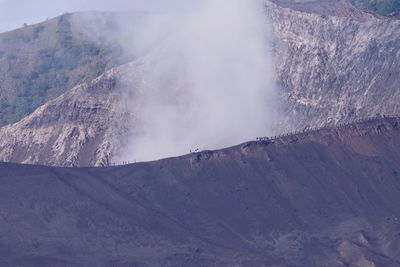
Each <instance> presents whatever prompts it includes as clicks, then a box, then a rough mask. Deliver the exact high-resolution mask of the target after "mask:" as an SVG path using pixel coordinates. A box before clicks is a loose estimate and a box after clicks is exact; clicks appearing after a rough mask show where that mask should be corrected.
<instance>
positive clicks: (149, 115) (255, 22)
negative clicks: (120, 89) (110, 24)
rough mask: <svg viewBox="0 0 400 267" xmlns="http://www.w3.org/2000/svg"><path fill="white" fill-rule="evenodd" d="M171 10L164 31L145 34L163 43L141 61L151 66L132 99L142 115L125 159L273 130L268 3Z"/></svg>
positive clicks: (225, 0) (221, 1)
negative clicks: (265, 11) (267, 20)
mask: <svg viewBox="0 0 400 267" xmlns="http://www.w3.org/2000/svg"><path fill="white" fill-rule="evenodd" d="M172 14H173V15H172V19H170V20H169V23H167V24H165V27H164V28H163V30H162V31H161V32H160V29H159V28H157V31H155V32H153V31H148V32H147V33H146V34H148V36H142V37H143V40H154V39H157V38H154V37H153V36H152V35H154V34H156V35H157V37H159V36H162V37H163V41H161V42H160V43H159V44H158V46H157V48H155V49H153V51H152V52H151V53H150V54H149V55H147V56H146V57H145V58H142V59H141V60H142V62H144V64H145V65H147V68H146V69H145V71H143V74H141V77H140V80H141V81H140V82H139V83H137V85H136V86H135V88H133V98H132V99H129V101H130V105H131V107H132V110H133V112H134V114H135V116H136V120H135V121H134V122H133V129H134V133H133V135H132V136H131V137H130V142H129V146H128V147H127V148H126V151H125V153H124V154H123V156H122V159H123V160H126V161H128V160H129V161H132V160H137V161H146V160H154V159H159V158H164V157H169V156H175V155H180V154H185V153H188V152H189V151H190V150H192V151H193V150H196V149H200V150H204V149H217V148H222V147H226V146H230V145H235V144H238V143H240V142H243V141H248V140H253V139H255V137H256V136H266V135H270V134H271V133H272V128H273V122H274V116H275V114H274V110H276V108H275V107H273V103H275V101H274V100H275V99H274V98H275V91H276V90H275V84H274V82H275V79H274V67H273V66H274V64H273V60H272V56H271V54H270V45H269V27H268V25H267V22H266V18H265V14H264V8H263V5H262V1H261V0H260V1H258V0H202V1H199V2H197V4H196V5H193V6H192V8H190V9H185V12H174V13H172ZM156 17H157V16H156ZM152 25H157V23H154V22H153V24H152ZM158 25H159V24H158ZM167 25H168V26H167ZM145 30H146V29H145ZM144 32H146V31H144ZM141 34H142V35H143V32H141ZM136 42H140V40H137V41H136ZM136 45H138V44H136ZM139 46H140V45H139Z"/></svg>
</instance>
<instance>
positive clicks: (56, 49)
mask: <svg viewBox="0 0 400 267" xmlns="http://www.w3.org/2000/svg"><path fill="white" fill-rule="evenodd" d="M70 20H71V15H70V14H65V15H63V16H61V17H58V18H56V19H53V20H50V21H46V22H44V23H41V24H38V25H32V26H27V27H24V28H21V29H18V30H15V31H12V32H9V33H4V34H0V78H1V77H4V78H3V79H1V80H0V126H2V125H6V124H10V123H14V122H17V121H18V120H20V119H21V118H23V117H24V116H26V115H28V114H30V113H31V112H33V111H34V110H35V109H36V108H38V107H39V106H41V105H43V104H44V103H46V102H47V101H49V100H51V99H54V98H55V97H58V96H60V95H61V94H63V93H64V92H65V91H67V90H68V89H70V88H72V87H74V86H75V85H78V84H80V83H82V82H85V81H89V80H91V79H93V78H95V77H97V76H98V75H100V74H101V73H103V72H104V71H105V70H106V69H109V68H111V67H114V66H116V65H119V64H122V63H125V62H126V61H128V60H129V57H125V56H124V55H122V52H121V51H118V50H114V49H111V48H108V47H100V46H98V45H95V44H94V43H91V42H89V41H86V40H82V39H78V38H77V37H76V36H77V35H76V34H73V33H72V30H71V24H70ZM115 51H118V52H115Z"/></svg>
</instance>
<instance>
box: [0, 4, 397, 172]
mask: <svg viewBox="0 0 400 267" xmlns="http://www.w3.org/2000/svg"><path fill="white" fill-rule="evenodd" d="M326 7H329V8H326ZM266 14H267V17H268V19H269V20H268V21H269V23H271V26H272V30H273V32H274V36H275V38H274V52H275V54H276V59H277V60H276V66H277V67H276V69H277V75H278V79H277V82H278V84H279V86H280V90H281V91H280V96H281V101H282V107H283V109H282V114H283V116H282V117H283V119H282V122H281V129H280V131H282V132H285V131H292V130H297V129H302V128H305V127H310V126H320V125H323V124H329V123H337V122H345V121H352V120H354V119H357V118H360V117H369V116H372V115H375V114H376V113H381V114H394V113H400V108H399V105H398V103H399V102H400V90H399V89H400V21H399V20H395V19H388V18H383V17H378V16H375V15H371V14H369V13H365V12H363V11H360V10H358V9H355V8H353V7H351V6H347V4H345V3H344V2H338V1H334V2H322V3H305V4H275V3H273V2H266ZM156 56H157V53H151V54H150V55H149V56H147V57H144V58H142V59H140V60H137V61H135V62H133V63H131V64H127V65H123V66H121V67H119V68H115V69H113V70H111V71H109V72H107V73H105V74H104V75H102V76H101V77H99V78H97V79H95V80H94V81H92V82H90V83H86V84H83V85H81V86H77V87H75V88H74V89H72V90H70V91H69V92H67V93H66V94H64V95H62V96H61V97H59V98H57V99H56V100H53V101H51V102H49V103H47V104H46V105H44V106H43V107H41V108H39V109H38V110H37V111H36V112H34V113H33V114H32V115H30V116H28V117H26V118H25V119H23V120H22V121H21V122H19V123H17V124H14V125H9V126H6V127H3V128H0V160H2V161H10V162H22V163H34V164H45V165H56V166H86V165H96V166H99V165H107V164H110V163H112V162H113V161H115V155H116V154H118V151H119V148H121V147H122V144H123V138H124V137H126V136H127V133H128V132H129V131H130V127H134V121H133V119H134V116H133V114H134V113H135V108H134V107H132V105H134V98H131V97H125V96H124V97H121V96H122V95H121V94H122V91H120V89H121V88H124V89H126V88H128V89H129V90H126V91H125V92H135V88H136V84H137V83H140V82H143V81H142V76H141V75H142V73H143V72H145V71H146V70H147V69H148V68H152V64H155V62H157V60H155V59H154V57H156ZM136 93H137V92H136ZM127 99H128V101H127Z"/></svg>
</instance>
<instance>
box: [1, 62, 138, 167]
mask: <svg viewBox="0 0 400 267" xmlns="http://www.w3.org/2000/svg"><path fill="white" fill-rule="evenodd" d="M124 67H125V68H126V67H127V66H124ZM119 75H127V74H126V73H125V72H124V71H120V69H118V68H115V69H112V70H110V71H107V72H106V73H104V74H103V75H101V76H100V77H98V78H96V79H94V80H93V81H91V82H89V83H84V84H82V85H79V86H77V87H75V88H73V89H71V90H69V91H68V92H67V93H65V94H63V95H62V96H60V97H58V98H56V99H54V100H52V101H50V102H48V103H47V104H45V105H43V106H42V107H40V108H39V109H37V110H36V111H35V112H34V113H33V114H31V115H29V116H28V117H26V118H24V119H23V120H21V121H20V122H18V123H16V124H12V125H8V126H4V127H2V128H0V160H2V161H8V162H21V163H35V164H45V165H55V166H90V165H96V166H98V165H108V164H111V156H112V155H113V154H114V153H115V151H117V149H118V148H119V146H120V145H121V142H122V141H123V136H127V135H128V131H129V129H128V128H127V127H128V125H129V124H128V125H125V123H126V122H127V121H128V120H131V119H130V117H131V114H130V112H129V109H127V108H124V106H123V105H121V101H120V99H121V94H122V93H121V91H118V90H117V89H116V87H117V80H118V78H120V76H119ZM129 126H130V125H129Z"/></svg>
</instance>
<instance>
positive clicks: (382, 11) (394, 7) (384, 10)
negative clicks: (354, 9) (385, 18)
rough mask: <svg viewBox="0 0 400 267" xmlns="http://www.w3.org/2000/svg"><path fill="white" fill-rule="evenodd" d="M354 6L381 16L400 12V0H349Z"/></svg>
mask: <svg viewBox="0 0 400 267" xmlns="http://www.w3.org/2000/svg"><path fill="white" fill-rule="evenodd" d="M349 1H350V2H351V3H352V4H354V5H356V6H359V7H362V8H365V9H368V10H370V11H373V12H375V13H377V14H379V15H391V14H393V13H396V12H399V11H400V0H349Z"/></svg>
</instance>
